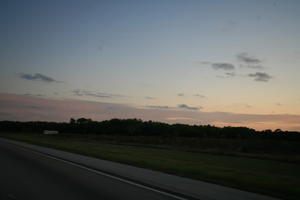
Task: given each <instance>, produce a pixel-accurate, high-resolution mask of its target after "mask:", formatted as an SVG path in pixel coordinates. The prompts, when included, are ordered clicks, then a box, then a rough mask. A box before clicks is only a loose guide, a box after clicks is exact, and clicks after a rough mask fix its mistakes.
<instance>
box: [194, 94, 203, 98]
mask: <svg viewBox="0 0 300 200" xmlns="http://www.w3.org/2000/svg"><path fill="white" fill-rule="evenodd" d="M194 96H195V97H199V98H205V96H204V95H203V94H195V95H194Z"/></svg>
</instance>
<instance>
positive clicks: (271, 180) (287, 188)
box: [1, 134, 300, 200]
mask: <svg viewBox="0 0 300 200" xmlns="http://www.w3.org/2000/svg"><path fill="white" fill-rule="evenodd" d="M1 136H2V137H6V138H10V139H14V140H20V141H25V142H28V143H32V144H38V145H42V146H48V147H52V148H57V149H62V150H66V151H70V152H75V153H80V154H84V155H89V156H93V157H97V158H101V159H107V160H112V161H117V162H121V163H126V164H131V165H135V166H139V167H144V168H149V169H154V170H159V171H163V172H167V173H171V174H176V175H179V176H184V177H189V178H193V179H198V180H204V181H209V182H213V183H218V184H222V185H226V186H232V187H235V188H240V189H243V190H248V191H253V192H258V193H262V194H267V195H271V196H277V197H281V198H284V199H291V200H296V199H300V165H299V164H297V163H286V162H279V161H273V160H263V159H254V158H247V157H236V156H227V155H213V154H207V153H199V152H188V151H183V150H176V149H168V148H165V149H164V148H149V147H143V146H132V145H117V144H111V143H106V142H101V141H99V140H92V139H82V138H81V139H78V138H76V137H75V138H73V137H63V136H54V137H53V136H46V135H34V134H26V135H25V134H22V135H21V134H2V135H1Z"/></svg>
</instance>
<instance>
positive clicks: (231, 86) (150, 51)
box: [0, 0, 300, 131]
mask: <svg viewBox="0 0 300 200" xmlns="http://www.w3.org/2000/svg"><path fill="white" fill-rule="evenodd" d="M299 10H300V1H299V0H248V1H247V0H224V1H222V0H207V1H204V0H197V1H196V0H195V1H192V0H159V1H155V0H151V1H146V0H145V1H143V0H139V1H129V0H120V1H116V0H112V1H108V0H107V1H101V0H98V1H96V0H95V1H92V0H72V1H71V0H70V1H64V0H57V1H56V0H53V1H51V0H49V1H46V0H36V1H30V0H26V1H22V0H19V1H16V0H7V1H5V0H2V1H1V3H0V29H1V31H0V44H1V45H0V67H1V75H0V120H20V121H30V120H40V121H44V120H45V121H68V120H69V119H70V118H71V117H74V118H78V117H88V118H92V119H93V120H99V121H100V120H106V119H111V118H140V119H143V120H154V121H163V122H167V123H188V124H212V125H216V126H247V127H251V128H255V129H257V130H263V129H277V128H280V129H284V130H297V131H300V78H299V75H300V11H299Z"/></svg>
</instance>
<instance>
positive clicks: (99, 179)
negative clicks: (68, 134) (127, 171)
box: [0, 141, 180, 200]
mask: <svg viewBox="0 0 300 200" xmlns="http://www.w3.org/2000/svg"><path fill="white" fill-rule="evenodd" d="M6 199H9V200H12V199H13V200H14V199H16V200H27V199H28V200H29V199H30V200H35V199H43V200H47V199H51V200H53V199H56V200H59V199H64V200H67V199H72V200H76V199H85V200H90V199H91V200H92V199H143V200H145V199H153V200H155V199H170V200H171V199H180V198H176V196H173V195H171V194H170V195H168V194H166V193H164V192H159V191H156V190H155V189H154V190H151V189H147V187H142V186H139V185H138V184H137V185H134V184H130V183H129V184H128V183H126V181H125V182H124V181H120V180H118V179H114V178H110V177H108V176H105V175H101V173H97V172H96V171H93V170H89V169H86V168H84V167H80V166H76V165H72V164H71V163H68V162H64V161H62V160H59V159H55V158H51V157H49V156H47V155H44V154H41V153H37V152H34V151H31V150H28V149H25V148H22V147H19V146H16V145H14V144H10V143H6V142H3V141H0V200H6Z"/></svg>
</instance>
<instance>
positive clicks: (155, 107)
mask: <svg viewBox="0 0 300 200" xmlns="http://www.w3.org/2000/svg"><path fill="white" fill-rule="evenodd" d="M146 108H151V109H171V108H172V107H170V106H146Z"/></svg>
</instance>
